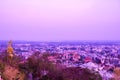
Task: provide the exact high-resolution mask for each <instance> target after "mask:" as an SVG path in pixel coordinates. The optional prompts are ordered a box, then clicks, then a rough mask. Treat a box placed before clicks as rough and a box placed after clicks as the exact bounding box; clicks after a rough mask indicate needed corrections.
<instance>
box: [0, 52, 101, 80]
mask: <svg viewBox="0 0 120 80" xmlns="http://www.w3.org/2000/svg"><path fill="white" fill-rule="evenodd" d="M49 55H50V54H47V53H44V54H40V53H39V52H35V53H34V54H33V55H31V56H30V57H29V58H28V59H27V60H24V59H23V58H22V57H21V56H14V58H13V59H12V61H11V63H9V61H8V60H7V58H6V57H7V56H6V52H3V53H2V54H1V55H0V72H1V76H2V78H3V80H102V78H101V76H100V75H99V73H97V72H94V71H90V70H88V69H83V68H80V67H69V68H68V67H66V66H63V65H60V64H53V63H52V62H51V61H49V60H48V56H49Z"/></svg>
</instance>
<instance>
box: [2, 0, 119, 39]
mask: <svg viewBox="0 0 120 80" xmlns="http://www.w3.org/2000/svg"><path fill="white" fill-rule="evenodd" d="M0 40H33V41H64V40H69V41H73V40H116V41H118V40H120V0H0Z"/></svg>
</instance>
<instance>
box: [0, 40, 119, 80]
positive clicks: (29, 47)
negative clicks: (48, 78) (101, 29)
mask: <svg viewBox="0 0 120 80" xmlns="http://www.w3.org/2000/svg"><path fill="white" fill-rule="evenodd" d="M13 48H14V51H15V53H16V55H20V56H24V57H25V59H27V58H28V57H29V56H30V55H32V54H33V53H34V52H35V51H39V52H40V53H45V52H47V53H50V54H51V56H50V57H49V60H50V61H52V62H53V63H57V64H62V65H65V66H67V67H83V68H89V69H91V70H94V71H97V72H99V73H100V74H101V76H102V77H103V79H104V80H109V79H110V78H112V77H113V76H114V70H115V69H116V68H120V44H119V43H112V44H109V43H105V44H104V43H103V44H102V43H100V44H98V43H82V44H81V43H79V42H78V43H72V42H70V43H69V42H62V43H61V42H26V43H25V42H24V43H14V44H13ZM5 49H6V45H4V44H2V45H0V53H1V52H2V51H3V50H5Z"/></svg>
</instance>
